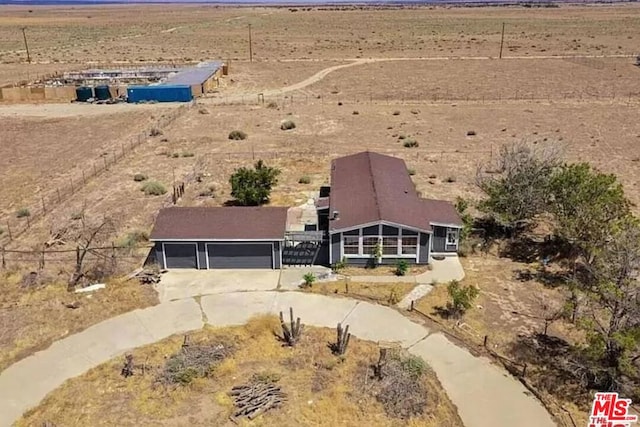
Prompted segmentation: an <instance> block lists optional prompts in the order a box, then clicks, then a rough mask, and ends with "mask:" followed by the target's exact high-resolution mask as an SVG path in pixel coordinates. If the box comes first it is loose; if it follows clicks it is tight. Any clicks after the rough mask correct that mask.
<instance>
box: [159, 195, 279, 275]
mask: <svg viewBox="0 0 640 427" xmlns="http://www.w3.org/2000/svg"><path fill="white" fill-rule="evenodd" d="M286 223H287V208H279V207H170V208H165V209H161V210H160V212H159V213H158V217H157V218H156V223H155V226H154V228H153V231H152V232H151V236H150V240H151V241H152V242H154V243H155V254H156V260H157V262H158V264H159V265H160V267H161V268H198V269H211V268H272V269H273V268H280V266H281V265H282V247H283V242H284V235H285V229H286Z"/></svg>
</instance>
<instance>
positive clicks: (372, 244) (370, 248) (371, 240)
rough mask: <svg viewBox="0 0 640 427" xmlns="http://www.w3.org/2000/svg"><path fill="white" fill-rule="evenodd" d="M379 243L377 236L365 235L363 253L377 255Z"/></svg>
mask: <svg viewBox="0 0 640 427" xmlns="http://www.w3.org/2000/svg"><path fill="white" fill-rule="evenodd" d="M377 245H378V238H377V237H363V238H362V255H375V253H376V246H377Z"/></svg>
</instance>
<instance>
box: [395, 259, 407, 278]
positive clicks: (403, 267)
mask: <svg viewBox="0 0 640 427" xmlns="http://www.w3.org/2000/svg"><path fill="white" fill-rule="evenodd" d="M408 270H409V264H408V263H407V261H405V260H403V259H401V260H398V262H397V263H396V276H404V275H405V274H407V271H408Z"/></svg>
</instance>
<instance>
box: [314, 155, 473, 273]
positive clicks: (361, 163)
mask: <svg viewBox="0 0 640 427" xmlns="http://www.w3.org/2000/svg"><path fill="white" fill-rule="evenodd" d="M316 209H317V211H318V215H319V221H318V223H319V225H320V229H326V230H327V233H328V236H329V245H328V248H329V263H330V264H335V263H337V262H340V261H344V262H346V263H347V264H367V263H370V262H371V261H372V260H376V261H377V262H378V263H381V264H394V263H396V262H397V261H398V260H401V259H403V260H405V261H407V262H408V263H410V264H427V263H428V262H429V260H430V257H431V256H433V255H451V254H456V253H457V250H458V242H459V239H460V229H461V228H462V221H461V219H460V216H459V215H458V213H457V212H456V209H455V207H454V206H453V204H451V203H450V202H446V201H442V200H433V199H423V198H421V197H419V195H418V193H417V192H416V189H415V186H414V184H413V182H412V180H411V177H410V176H409V172H408V170H407V167H406V165H405V162H404V161H403V160H402V159H399V158H396V157H391V156H386V155H382V154H378V153H372V152H362V153H358V154H353V155H350V156H346V157H341V158H338V159H335V160H333V162H332V164H331V187H330V190H329V194H328V196H326V197H321V198H319V199H318V201H317V203H316Z"/></svg>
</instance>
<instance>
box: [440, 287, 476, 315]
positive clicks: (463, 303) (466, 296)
mask: <svg viewBox="0 0 640 427" xmlns="http://www.w3.org/2000/svg"><path fill="white" fill-rule="evenodd" d="M447 292H448V293H449V297H450V298H451V301H450V302H448V303H447V309H448V311H449V314H450V315H451V316H453V317H456V318H460V317H462V315H464V313H465V312H466V311H467V310H469V309H470V308H471V306H472V305H473V300H475V299H476V298H477V297H478V295H479V294H480V290H479V289H478V288H476V287H475V286H471V285H467V286H462V285H461V284H460V282H458V281H457V280H452V281H451V282H449V284H448V285H447Z"/></svg>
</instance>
